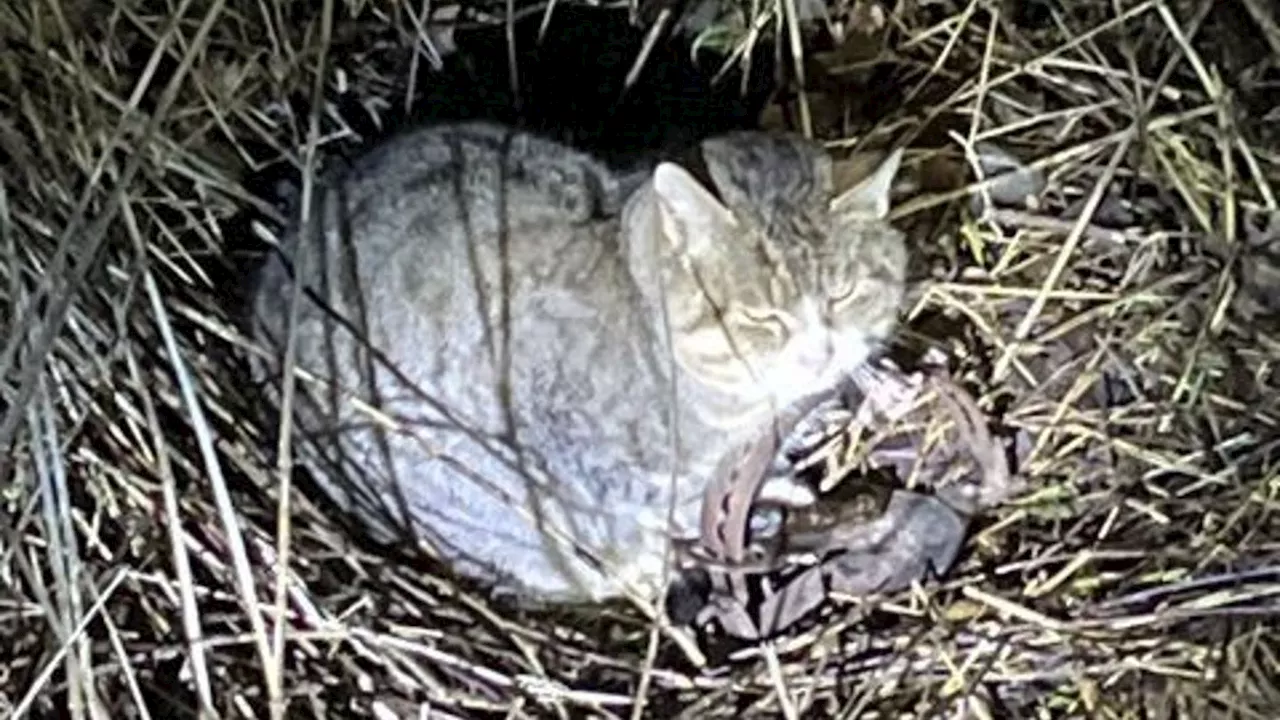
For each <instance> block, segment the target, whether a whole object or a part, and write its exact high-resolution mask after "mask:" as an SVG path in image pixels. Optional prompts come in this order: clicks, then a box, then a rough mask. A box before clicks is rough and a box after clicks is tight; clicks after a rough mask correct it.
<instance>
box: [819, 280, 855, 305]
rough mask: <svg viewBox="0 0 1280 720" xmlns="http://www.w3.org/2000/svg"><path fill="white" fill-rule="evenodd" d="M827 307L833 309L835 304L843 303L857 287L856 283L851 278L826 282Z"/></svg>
mask: <svg viewBox="0 0 1280 720" xmlns="http://www.w3.org/2000/svg"><path fill="white" fill-rule="evenodd" d="M825 289H826V293H827V307H828V308H829V309H832V310H834V309H835V308H836V306H838V305H841V304H843V303H844V302H846V301H847V300H849V298H851V297H853V294H854V293H855V292H856V291H857V289H858V284H857V283H856V282H854V281H853V279H852V278H846V279H844V280H840V281H835V282H829V283H827V287H826V288H825Z"/></svg>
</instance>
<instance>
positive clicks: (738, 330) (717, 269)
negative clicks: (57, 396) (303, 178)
mask: <svg viewBox="0 0 1280 720" xmlns="http://www.w3.org/2000/svg"><path fill="white" fill-rule="evenodd" d="M701 159H702V163H701V164H702V165H703V166H704V169H705V178H706V180H707V181H708V182H706V183H705V184H704V182H702V181H699V179H697V177H695V174H694V173H693V172H691V171H690V170H689V169H686V167H684V166H682V165H679V164H675V163H670V162H663V163H659V164H657V165H656V167H654V168H652V169H651V170H648V171H646V172H644V173H642V174H641V175H640V176H639V177H638V178H631V177H629V176H627V175H624V174H620V173H617V172H614V171H612V170H610V169H609V168H607V167H605V166H604V165H602V164H601V163H600V162H598V161H596V160H594V159H593V158H591V157H589V156H587V155H585V154H583V153H580V152H577V151H575V150H573V149H570V148H568V147H565V146H562V145H560V144H557V143H555V142H552V141H550V140H547V139H544V138H540V137H537V136H534V135H531V134H526V133H523V132H520V131H516V130H512V129H508V128H505V127H500V126H496V125H492V124H487V123H458V124H447V125H439V126H433V127H427V128H422V129H418V130H416V131H413V132H410V133H407V134H404V135H401V136H398V137H395V138H393V139H391V140H389V141H387V142H386V143H385V144H383V145H382V146H380V147H378V148H376V149H375V150H373V151H372V152H370V153H369V154H367V155H365V156H363V157H361V158H360V159H358V160H357V161H355V162H354V163H353V164H352V165H351V166H350V167H348V168H346V169H345V170H343V171H341V172H338V173H335V174H333V175H332V176H331V177H329V178H328V179H327V180H325V181H323V182H322V183H320V186H319V189H318V192H317V193H316V195H315V199H314V201H313V204H312V205H313V206H312V208H311V213H310V216H309V222H307V223H299V225H298V227H295V228H293V229H292V230H290V231H289V232H287V233H286V234H285V237H284V239H283V240H282V242H281V247H280V253H278V254H273V255H272V257H271V258H270V259H269V260H268V261H267V263H266V264H265V266H264V267H263V269H262V271H261V274H260V277H259V279H258V283H257V286H256V288H257V289H256V291H255V296H254V315H255V318H256V320H255V326H254V328H255V336H256V338H257V339H258V340H259V341H260V342H261V343H262V344H263V345H264V346H265V348H266V349H267V351H268V352H267V353H266V354H265V355H263V356H261V357H260V358H259V360H258V362H257V368H258V372H259V374H260V377H262V378H265V379H270V381H271V387H273V388H276V389H278V388H279V387H280V376H281V374H282V373H281V371H282V369H283V365H282V360H283V357H284V348H285V340H286V337H287V331H288V320H289V315H290V303H291V298H292V295H293V288H292V283H293V282H294V281H295V279H300V280H301V281H302V283H303V288H304V289H305V292H304V293H303V294H302V296H301V305H300V307H299V308H298V320H297V326H296V330H295V332H296V340H295V342H296V360H297V363H296V365H297V369H298V370H299V372H298V373H297V375H296V377H297V385H296V388H297V390H298V396H297V398H296V408H295V412H296V415H295V420H296V424H297V428H298V431H299V434H298V436H297V439H298V442H297V443H296V444H295V446H296V447H298V448H299V450H298V452H299V454H300V457H302V458H303V462H304V464H305V465H306V466H307V467H308V468H309V469H310V470H311V472H312V474H313V475H314V476H315V478H316V480H317V481H318V483H319V484H320V486H321V487H322V488H323V489H324V490H325V492H326V493H327V494H328V495H329V496H330V498H331V499H332V500H334V501H335V502H336V503H337V504H338V505H339V506H341V507H342V508H343V509H344V510H345V511H346V512H348V513H349V514H350V515H351V517H353V518H354V519H355V520H356V521H357V522H358V523H359V524H360V525H361V526H362V527H364V528H366V529H367V530H368V532H369V533H370V534H371V536H372V537H373V538H374V539H375V540H379V541H393V540H397V539H411V540H413V541H416V542H420V543H424V544H425V545H426V546H427V547H429V548H431V549H433V550H434V552H435V553H436V554H437V555H438V557H440V558H441V559H442V560H444V561H445V562H447V563H449V564H450V565H451V566H452V567H453V568H455V570H457V571H458V572H460V573H463V574H465V575H468V576H471V577H473V578H477V579H480V580H483V581H486V582H488V583H491V584H492V585H494V586H496V587H497V588H498V589H500V590H509V591H513V592H516V593H518V594H519V595H520V596H522V597H526V598H532V599H536V600H542V601H557V602H563V601H590V600H599V599H603V598H608V597H614V596H618V595H620V594H623V593H638V594H639V595H640V596H643V597H650V598H652V597H655V596H656V593H658V592H659V591H660V590H661V588H662V587H663V586H664V580H665V578H666V577H667V576H668V571H669V570H668V569H669V566H670V560H669V558H670V554H669V546H670V540H671V539H672V538H687V537H690V536H696V534H697V523H698V515H699V509H700V504H701V500H702V493H703V489H704V488H705V487H706V485H707V482H708V478H709V477H710V474H711V473H712V471H713V468H714V467H715V466H716V464H717V462H718V461H720V460H721V458H722V457H724V456H725V455H726V453H728V452H731V448H733V447H735V446H736V444H737V441H739V440H740V439H741V438H742V436H743V433H748V432H752V431H754V430H757V429H758V428H760V427H761V426H762V423H767V422H768V421H769V418H771V417H773V416H774V414H776V413H777V412H778V411H780V410H781V409H783V408H785V407H788V406H789V405H791V404H792V403H794V402H796V401H797V400H798V399H800V398H804V397H806V396H808V395H810V394H812V393H815V392H823V391H826V390H829V389H830V388H832V387H834V386H835V385H836V384H838V383H839V382H840V381H841V380H842V378H844V377H845V376H847V375H848V373H850V372H851V370H852V369H854V368H856V367H858V366H859V365H860V364H861V363H862V362H863V361H864V360H865V359H866V358H867V357H868V355H869V353H871V352H873V350H874V349H875V347H876V345H877V344H878V343H879V342H881V341H882V340H883V339H885V338H886V337H887V336H888V335H889V334H890V332H891V331H892V330H893V328H894V324H895V318H896V315H897V311H898V308H899V305H900V303H901V299H902V294H903V280H904V277H903V276H904V272H905V264H906V251H905V249H904V245H903V242H902V237H901V235H900V234H899V233H898V232H897V231H895V230H894V229H893V228H892V227H890V226H889V224H888V223H887V222H886V220H885V217H886V214H887V212H888V207H889V185H890V182H891V180H892V178H893V176H894V174H895V172H896V170H897V165H898V161H899V154H898V153H894V154H892V155H891V156H889V158H888V159H887V160H886V161H885V162H884V163H883V164H882V165H881V166H880V167H879V168H878V169H876V170H875V171H874V172H873V173H871V175H870V176H868V177H867V178H866V179H865V180H864V181H863V182H861V183H860V184H858V185H857V186H855V187H853V188H850V189H847V190H845V191H843V192H837V190H836V189H835V188H834V187H833V171H832V167H833V166H832V160H831V158H830V157H829V156H828V154H827V153H826V151H825V150H824V149H823V148H822V147H821V146H820V145H818V144H816V143H813V142H810V141H807V140H804V139H802V138H799V137H794V136H790V135H779V134H769V133H763V132H744V133H735V134H729V135H724V136H720V137H716V138H713V139H710V140H707V141H705V142H704V143H702V145H701ZM692 165H694V166H696V163H695V164H692Z"/></svg>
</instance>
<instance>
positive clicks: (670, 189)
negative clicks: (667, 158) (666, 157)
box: [653, 162, 738, 254]
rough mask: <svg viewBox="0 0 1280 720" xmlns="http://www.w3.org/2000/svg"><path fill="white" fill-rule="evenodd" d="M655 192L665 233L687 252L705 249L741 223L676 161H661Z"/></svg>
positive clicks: (654, 181) (704, 250)
mask: <svg viewBox="0 0 1280 720" xmlns="http://www.w3.org/2000/svg"><path fill="white" fill-rule="evenodd" d="M653 192H654V195H655V196H656V197H657V199H658V216H659V218H660V220H661V223H662V232H663V234H664V235H666V237H667V239H668V240H669V241H670V242H671V244H672V245H673V246H675V247H676V248H678V249H681V250H684V251H685V252H689V253H694V254H699V253H702V252H706V251H707V250H709V249H710V248H711V247H715V246H717V245H718V242H717V241H718V240H719V239H720V238H723V237H725V236H726V235H727V234H729V233H732V232H734V228H735V227H736V226H737V224H738V222H737V220H736V219H735V218H734V217H733V213H732V212H730V211H729V209H728V208H726V207H725V206H724V205H723V204H721V202H720V201H719V200H717V199H716V197H715V196H714V195H712V194H711V193H710V192H708V191H707V189H706V188H705V187H703V186H702V183H700V182H698V180H697V179H696V178H695V177H693V176H692V175H690V174H689V172H688V171H687V170H685V169H684V168H682V167H680V166H679V165H676V164H674V163H669V162H664V163H661V164H660V165H658V167H657V169H656V170H654V171H653Z"/></svg>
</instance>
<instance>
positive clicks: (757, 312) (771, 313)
mask: <svg viewBox="0 0 1280 720" xmlns="http://www.w3.org/2000/svg"><path fill="white" fill-rule="evenodd" d="M737 314H738V316H739V317H740V318H741V320H742V321H743V322H741V323H739V324H740V325H743V326H745V327H746V328H747V329H749V330H755V331H757V332H767V333H770V334H771V335H773V336H774V337H776V338H780V339H786V338H787V337H788V336H789V335H790V333H791V327H790V324H789V323H788V322H787V319H788V318H787V316H786V314H784V313H783V312H782V311H781V310H775V309H772V308H766V309H759V308H745V307H744V308H739V309H738V312H737Z"/></svg>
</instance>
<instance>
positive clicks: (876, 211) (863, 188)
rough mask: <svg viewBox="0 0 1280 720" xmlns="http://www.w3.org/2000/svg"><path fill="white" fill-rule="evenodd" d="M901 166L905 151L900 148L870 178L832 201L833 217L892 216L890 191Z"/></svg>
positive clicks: (881, 218) (882, 217) (874, 218)
mask: <svg viewBox="0 0 1280 720" xmlns="http://www.w3.org/2000/svg"><path fill="white" fill-rule="evenodd" d="M901 164H902V148H897V149H896V150H894V151H893V152H891V153H889V157H887V158H885V159H884V161H883V162H881V163H880V166H879V167H877V168H876V169H875V170H874V171H873V172H872V173H871V174H870V175H868V176H867V177H866V178H864V179H863V180H862V181H861V182H859V183H858V184H857V185H854V186H853V187H851V188H849V189H848V190H846V191H844V192H843V193H841V194H840V195H838V196H837V197H836V198H835V199H834V200H832V201H831V213H832V214H833V215H836V216H839V217H848V218H857V219H862V220H883V219H884V218H885V216H887V215H888V214H889V190H890V189H891V188H892V186H893V178H894V176H895V175H897V174H898V166H899V165H901Z"/></svg>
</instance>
